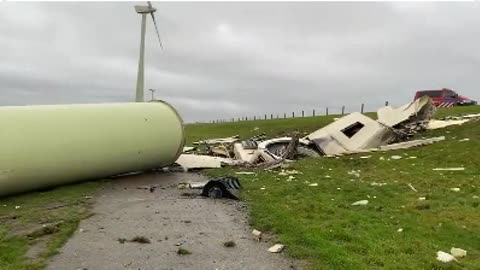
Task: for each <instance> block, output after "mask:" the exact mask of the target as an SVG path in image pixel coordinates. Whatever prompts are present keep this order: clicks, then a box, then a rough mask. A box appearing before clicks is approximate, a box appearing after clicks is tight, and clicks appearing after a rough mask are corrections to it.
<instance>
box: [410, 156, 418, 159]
mask: <svg viewBox="0 0 480 270" xmlns="http://www.w3.org/2000/svg"><path fill="white" fill-rule="evenodd" d="M408 158H409V159H415V158H417V157H416V156H410V157H408Z"/></svg>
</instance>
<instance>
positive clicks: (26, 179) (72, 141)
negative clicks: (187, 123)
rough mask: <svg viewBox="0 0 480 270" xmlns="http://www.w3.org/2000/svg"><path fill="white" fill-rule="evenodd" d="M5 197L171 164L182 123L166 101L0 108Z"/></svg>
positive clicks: (0, 192)
mask: <svg viewBox="0 0 480 270" xmlns="http://www.w3.org/2000/svg"><path fill="white" fill-rule="evenodd" d="M0 123H1V125H2V129H1V131H0V144H1V147H0V149H1V155H0V196H4V195H9V194H14V193H19V192H25V191H31V190H36V189H42V188H48V187H53V186H57V185H63V184H68V183H73V182H79V181H84V180H93V179H100V178H103V177H109V176H115V175H120V174H123V173H128V172H135V171H145V170H150V169H155V168H160V167H163V166H168V165H171V164H173V163H174V162H175V160H177V158H178V157H179V155H180V153H181V152H182V149H183V145H184V131H183V123H182V119H181V118H180V116H179V115H178V113H177V112H176V111H175V109H174V108H173V107H171V106H170V105H168V104H167V103H164V102H158V101H156V102H148V103H113V104H83V105H82V104H80V105H44V106H11V107H9V106H7V107H0Z"/></svg>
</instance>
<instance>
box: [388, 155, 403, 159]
mask: <svg viewBox="0 0 480 270" xmlns="http://www.w3.org/2000/svg"><path fill="white" fill-rule="evenodd" d="M390 158H391V159H401V158H402V156H399V155H393V156H391V157H390Z"/></svg>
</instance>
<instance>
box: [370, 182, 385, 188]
mask: <svg viewBox="0 0 480 270" xmlns="http://www.w3.org/2000/svg"><path fill="white" fill-rule="evenodd" d="M386 184H387V183H377V182H372V183H370V186H373V187H383V186H385V185H386Z"/></svg>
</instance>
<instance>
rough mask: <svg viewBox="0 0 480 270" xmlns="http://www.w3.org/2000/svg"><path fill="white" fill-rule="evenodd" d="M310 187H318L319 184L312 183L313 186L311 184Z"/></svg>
mask: <svg viewBox="0 0 480 270" xmlns="http://www.w3.org/2000/svg"><path fill="white" fill-rule="evenodd" d="M308 186H310V187H318V183H311V184H309V185H308Z"/></svg>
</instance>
